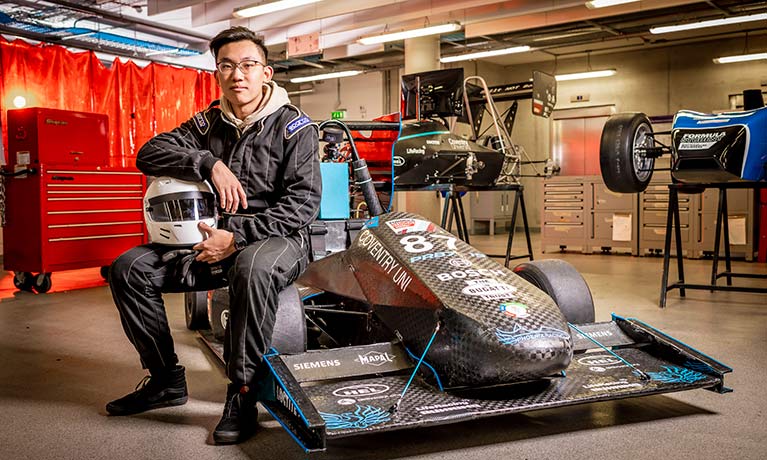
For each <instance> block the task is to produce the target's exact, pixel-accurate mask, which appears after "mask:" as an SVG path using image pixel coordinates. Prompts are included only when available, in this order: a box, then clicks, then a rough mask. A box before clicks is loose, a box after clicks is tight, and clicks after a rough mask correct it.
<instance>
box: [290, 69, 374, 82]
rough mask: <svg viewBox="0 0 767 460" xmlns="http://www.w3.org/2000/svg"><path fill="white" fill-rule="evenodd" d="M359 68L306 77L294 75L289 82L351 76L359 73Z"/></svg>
mask: <svg viewBox="0 0 767 460" xmlns="http://www.w3.org/2000/svg"><path fill="white" fill-rule="evenodd" d="M361 73H362V71H361V70H344V71H343V72H331V73H322V74H319V75H310V76H308V77H296V78H291V79H290V82H291V83H305V82H307V81H316V80H328V79H330V78H343V77H353V76H355V75H359V74H361Z"/></svg>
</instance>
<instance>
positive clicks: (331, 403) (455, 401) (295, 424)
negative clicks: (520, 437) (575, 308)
mask: <svg viewBox="0 0 767 460" xmlns="http://www.w3.org/2000/svg"><path fill="white" fill-rule="evenodd" d="M578 329H579V330H580V332H578V331H575V330H571V333H572V335H573V338H574V345H575V347H574V348H575V350H576V351H577V352H578V353H576V354H575V355H574V356H573V360H572V362H571V364H570V366H569V367H568V368H567V369H566V371H565V372H564V373H563V374H562V375H556V376H551V377H550V378H547V379H542V380H538V381H532V382H526V383H517V384H514V385H506V386H495V387H485V388H456V389H449V390H447V391H445V390H444V389H443V390H440V387H441V383H440V381H439V378H438V376H435V374H434V373H433V371H432V370H431V369H430V368H429V366H428V363H426V362H424V363H423V364H422V367H421V368H420V369H419V377H418V378H416V379H413V382H412V384H411V385H410V386H409V387H408V389H407V392H406V394H405V396H404V398H402V400H401V402H400V404H399V405H398V408H397V409H396V410H393V407H394V406H395V404H396V403H397V402H398V400H399V399H400V396H401V394H402V392H403V390H404V389H405V387H406V385H407V382H408V380H409V378H410V374H411V373H412V370H413V367H414V365H415V362H417V360H418V357H417V356H413V355H412V354H410V353H409V351H408V350H406V349H405V348H404V346H403V345H402V344H401V343H399V342H393V343H380V344H373V345H365V346H358V347H348V348H339V349H332V350H319V351H310V352H306V353H302V354H299V355H280V354H277V353H274V354H271V355H268V356H267V358H266V359H267V362H268V363H269V365H270V367H271V369H272V375H271V376H272V381H271V385H273V387H272V388H271V393H270V394H271V395H272V396H270V397H268V398H266V400H264V401H262V404H263V405H264V407H266V408H267V410H268V411H269V412H270V413H271V415H272V416H273V417H274V418H275V419H277V420H278V421H279V422H280V424H281V425H282V426H283V427H284V428H285V429H286V430H287V431H288V432H289V433H290V434H291V436H292V437H293V439H294V440H296V442H298V443H299V444H300V445H301V447H302V448H303V449H304V450H306V451H307V452H311V451H320V450H325V448H326V445H327V440H328V439H333V438H342V437H347V436H354V435H358V434H365V433H372V432H377V431H391V430H399V429H404V428H413V427H423V426H430V425H441V424H447V423H455V422H459V421H464V420H471V419H477V418H483V417H490V416H495V415H501V414H511V413H518V412H525V411H531V410H535V409H546V408H552V407H560V406H568V405H574V404H580V403H589V402H595V401H604V400H611V399H620V398H628V397H635V396H645V395H651V394H660V393H671V392H676V391H683V390H691V389H696V388H706V389H710V390H713V391H718V392H721V393H724V392H727V391H730V390H729V389H727V388H726V387H725V386H724V374H726V373H728V372H731V371H732V369H731V368H729V367H728V366H726V365H724V364H721V363H719V362H718V361H716V360H714V359H713V358H710V357H708V356H706V355H704V354H702V353H700V352H698V351H697V350H695V349H693V348H691V347H689V346H687V345H685V344H683V343H681V342H679V341H677V340H676V339H673V338H672V337H669V336H667V335H665V334H663V333H662V332H660V331H657V330H656V329H653V328H652V327H650V326H648V325H646V324H644V323H642V322H641V321H638V320H635V319H625V318H621V317H618V316H613V321H610V322H606V323H594V324H588V325H582V326H578ZM582 333H584V334H586V335H588V336H590V337H591V338H592V339H593V340H597V341H598V342H599V344H600V345H597V344H595V342H594V341H593V340H592V339H589V338H587V337H584V336H583V334H582ZM602 347H604V348H602ZM608 349H609V350H610V351H611V352H612V353H614V354H615V355H617V356H619V357H620V358H622V359H623V360H625V362H627V363H630V364H631V365H632V366H634V368H636V369H638V370H640V371H642V372H643V373H644V374H645V375H646V376H647V377H649V378H643V376H640V374H639V373H638V372H635V371H634V369H632V368H631V367H630V366H629V365H628V364H626V363H624V362H622V361H621V360H619V359H618V358H616V357H615V356H614V355H613V354H612V353H611V352H610V351H608ZM587 350H588V351H587ZM586 351H587V352H586Z"/></svg>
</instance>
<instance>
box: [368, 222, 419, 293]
mask: <svg viewBox="0 0 767 460" xmlns="http://www.w3.org/2000/svg"><path fill="white" fill-rule="evenodd" d="M387 224H388V222H387ZM357 244H358V245H359V246H360V247H362V248H365V249H367V250H368V253H369V254H370V256H371V257H372V258H373V259H375V261H376V263H378V265H379V266H380V267H381V268H382V269H383V270H384V271H385V272H386V274H387V275H389V276H391V280H392V282H393V283H394V284H395V285H396V286H397V287H398V288H400V289H401V290H402V292H405V290H407V288H408V286H410V282H411V281H413V277H412V276H410V275H409V274H408V272H407V270H406V269H405V267H403V266H402V265H401V264H400V263H399V262H397V260H396V259H395V258H394V256H393V255H391V253H390V252H389V251H388V250H387V249H386V248H385V247H384V245H383V243H381V242H380V241H379V240H378V238H376V237H375V235H373V232H371V231H370V230H367V229H366V230H363V231H362V232H361V233H360V235H359V237H358V238H357Z"/></svg>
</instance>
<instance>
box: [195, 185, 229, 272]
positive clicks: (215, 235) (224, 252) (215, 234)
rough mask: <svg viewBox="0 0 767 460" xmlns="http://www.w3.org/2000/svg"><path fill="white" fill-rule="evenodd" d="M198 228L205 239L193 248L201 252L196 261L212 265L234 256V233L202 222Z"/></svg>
mask: <svg viewBox="0 0 767 460" xmlns="http://www.w3.org/2000/svg"><path fill="white" fill-rule="evenodd" d="M230 174H231V173H230ZM197 227H198V228H199V229H200V231H201V232H202V233H203V234H204V235H205V239H204V240H203V241H202V242H201V243H197V244H196V245H194V247H193V248H192V249H194V250H197V251H200V253H199V254H198V255H197V257H195V259H197V260H199V261H200V262H207V263H209V264H212V263H215V262H218V261H221V260H224V259H226V258H227V257H229V256H231V255H232V254H234V252H235V249H234V233H232V232H229V231H227V230H221V229H216V228H213V227H211V226H210V225H208V224H206V223H205V222H200V223H199V224H197Z"/></svg>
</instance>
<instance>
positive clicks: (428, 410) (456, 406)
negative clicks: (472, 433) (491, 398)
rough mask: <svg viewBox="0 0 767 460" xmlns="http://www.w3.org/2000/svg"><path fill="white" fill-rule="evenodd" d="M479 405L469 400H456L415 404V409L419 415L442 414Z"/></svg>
mask: <svg viewBox="0 0 767 460" xmlns="http://www.w3.org/2000/svg"><path fill="white" fill-rule="evenodd" d="M478 407H481V406H480V405H479V404H476V403H473V402H470V401H456V402H450V403H445V404H430V405H428V406H417V407H416V408H415V410H416V411H417V412H418V413H419V414H421V415H431V414H442V413H445V412H461V411H466V410H468V409H475V408H478Z"/></svg>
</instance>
